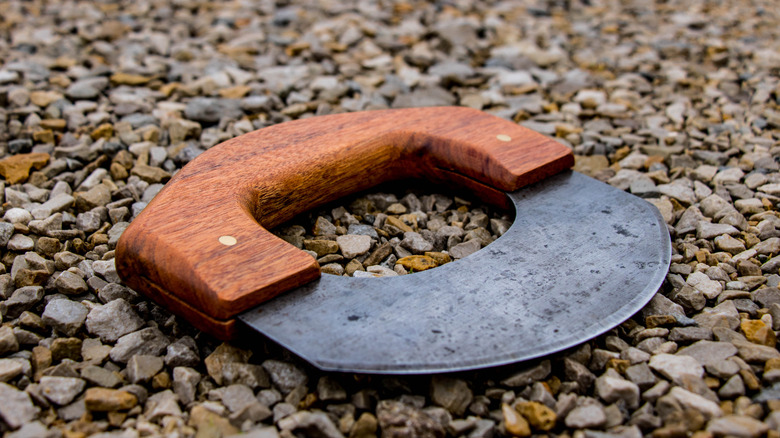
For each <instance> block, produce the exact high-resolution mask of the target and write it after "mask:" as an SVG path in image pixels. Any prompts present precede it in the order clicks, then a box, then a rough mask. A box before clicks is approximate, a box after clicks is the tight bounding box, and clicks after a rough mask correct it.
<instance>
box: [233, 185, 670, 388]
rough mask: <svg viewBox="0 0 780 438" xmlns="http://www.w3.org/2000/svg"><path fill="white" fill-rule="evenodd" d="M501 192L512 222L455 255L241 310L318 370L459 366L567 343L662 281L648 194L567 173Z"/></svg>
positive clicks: (660, 234)
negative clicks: (405, 271)
mask: <svg viewBox="0 0 780 438" xmlns="http://www.w3.org/2000/svg"><path fill="white" fill-rule="evenodd" d="M508 196H509V197H510V198H511V199H512V201H513V202H514V204H515V207H516V208H517V214H516V218H515V221H514V223H513V224H512V226H511V228H510V229H509V230H508V231H507V232H506V233H505V234H504V235H503V236H502V237H501V238H499V239H497V240H496V241H495V242H493V243H492V244H490V245H489V246H487V247H485V248H483V249H482V250H480V251H478V252H476V253H474V254H472V255H470V256H468V257H466V258H464V259H461V260H458V261H455V262H452V263H448V264H446V265H444V266H441V267H439V268H436V269H433V270H429V271H423V272H419V273H415V274H412V275H405V276H399V277H385V278H352V277H336V276H331V275H323V276H322V278H321V279H320V280H318V281H315V282H313V283H310V284H308V285H306V286H304V287H301V288H298V289H296V290H294V291H291V292H288V293H286V294H283V295H282V296H279V297H277V298H275V299H273V300H271V301H269V302H267V303H264V304H262V305H260V306H259V307H257V308H255V309H253V310H250V311H248V312H246V313H244V314H242V315H241V316H240V319H241V320H243V321H244V322H245V323H246V324H248V325H249V326H251V327H252V328H254V329H255V330H257V331H259V332H261V333H263V334H264V335H266V336H268V337H269V338H271V339H273V340H275V341H276V342H278V343H280V344H281V345H283V346H285V347H286V348H288V349H289V350H291V351H292V352H294V353H296V354H298V355H299V356H301V357H303V358H304V359H306V360H308V361H309V362H311V363H312V364H314V365H315V366H317V367H319V368H321V369H325V370H334V371H351V372H367V373H387V374H404V373H431V372H444V371H457V370H466V369H473V368H481V367H487V366H493V365H502V364H506V363H511V362H517V361H521V360H526V359H532V358H536V357H540V356H543V355H547V354H550V353H554V352H557V351H561V350H564V349H566V348H569V347H571V346H574V345H577V344H579V343H581V342H583V341H586V340H588V339H591V338H593V337H595V336H597V335H599V334H601V333H604V332H605V331H607V330H609V329H611V328H613V327H615V326H617V325H618V324H620V323H621V322H623V321H624V320H626V319H628V318H629V317H630V316H631V315H633V314H634V313H635V312H637V311H638V310H640V309H641V308H642V307H643V306H644V305H645V304H646V303H647V302H648V301H649V300H650V299H651V298H652V297H653V295H654V294H655V292H656V291H657V290H658V288H659V287H660V286H661V283H662V282H663V280H664V278H665V276H666V272H667V269H668V267H669V262H670V258H671V243H670V239H669V233H668V230H667V228H666V224H665V223H664V221H663V219H662V218H661V215H660V213H659V212H658V210H657V209H656V208H655V207H654V206H653V205H651V204H649V203H648V202H646V201H644V200H642V199H640V198H637V197H635V196H633V195H630V194H628V193H625V192H623V191H621V190H618V189H615V188H613V187H610V186H608V185H606V184H603V183H601V182H599V181H596V180H594V179H591V178H589V177H586V176H584V175H581V174H579V173H576V172H570V171H567V172H564V173H562V174H559V175H556V176H554V177H550V178H548V179H546V180H544V181H543V182H540V183H537V184H535V185H532V186H530V187H527V188H524V189H521V190H519V191H517V192H513V193H510V194H508Z"/></svg>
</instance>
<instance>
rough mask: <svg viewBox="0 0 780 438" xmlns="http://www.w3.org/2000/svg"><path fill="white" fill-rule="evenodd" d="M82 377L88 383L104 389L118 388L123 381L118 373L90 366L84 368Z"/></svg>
mask: <svg viewBox="0 0 780 438" xmlns="http://www.w3.org/2000/svg"><path fill="white" fill-rule="evenodd" d="M80 375H81V378H82V379H84V380H86V381H87V382H88V383H91V384H93V385H95V386H100V387H103V388H116V387H117V386H119V385H121V384H122V380H120V378H119V376H118V374H117V373H115V372H111V371H109V370H107V369H105V368H101V367H99V366H95V365H88V366H86V367H84V368H82V369H81V372H80Z"/></svg>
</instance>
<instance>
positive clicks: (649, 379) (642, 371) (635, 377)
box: [626, 363, 657, 390]
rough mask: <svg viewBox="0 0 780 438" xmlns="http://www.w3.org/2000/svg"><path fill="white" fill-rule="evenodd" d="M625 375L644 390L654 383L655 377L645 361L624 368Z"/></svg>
mask: <svg viewBox="0 0 780 438" xmlns="http://www.w3.org/2000/svg"><path fill="white" fill-rule="evenodd" d="M626 377H628V380H630V381H632V382H634V384H636V385H637V386H638V387H639V389H641V390H646V389H649V388H651V387H652V386H653V385H655V383H656V381H657V379H656V377H655V375H654V374H653V371H652V370H651V369H650V367H649V366H648V365H647V364H646V363H640V364H637V365H633V366H630V367H628V368H627V369H626Z"/></svg>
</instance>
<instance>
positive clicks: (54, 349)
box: [51, 338, 82, 362]
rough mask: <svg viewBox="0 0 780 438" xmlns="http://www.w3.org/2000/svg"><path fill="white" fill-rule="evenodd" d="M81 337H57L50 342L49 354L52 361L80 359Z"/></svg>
mask: <svg viewBox="0 0 780 438" xmlns="http://www.w3.org/2000/svg"><path fill="white" fill-rule="evenodd" d="M81 343H82V342H81V339H79V338H57V339H55V340H54V341H53V342H52V343H51V356H52V360H53V361H54V362H59V361H61V360H62V359H70V360H75V361H80V360H81Z"/></svg>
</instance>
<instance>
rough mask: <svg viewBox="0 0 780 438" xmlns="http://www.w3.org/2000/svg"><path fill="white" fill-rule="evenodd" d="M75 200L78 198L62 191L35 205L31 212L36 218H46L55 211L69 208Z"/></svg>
mask: <svg viewBox="0 0 780 438" xmlns="http://www.w3.org/2000/svg"><path fill="white" fill-rule="evenodd" d="M75 201H76V199H75V198H74V197H73V196H71V195H69V194H67V193H62V194H59V195H57V196H55V197H54V198H52V199H49V200H48V201H46V202H44V203H43V204H41V205H40V206H38V207H35V208H34V209H33V210H32V211H31V213H32V216H33V218H35V219H46V218H47V217H49V216H51V215H53V214H54V213H59V212H61V211H65V210H67V209H68V208H70V207H71V206H72V205H73V203H74V202H75Z"/></svg>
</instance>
